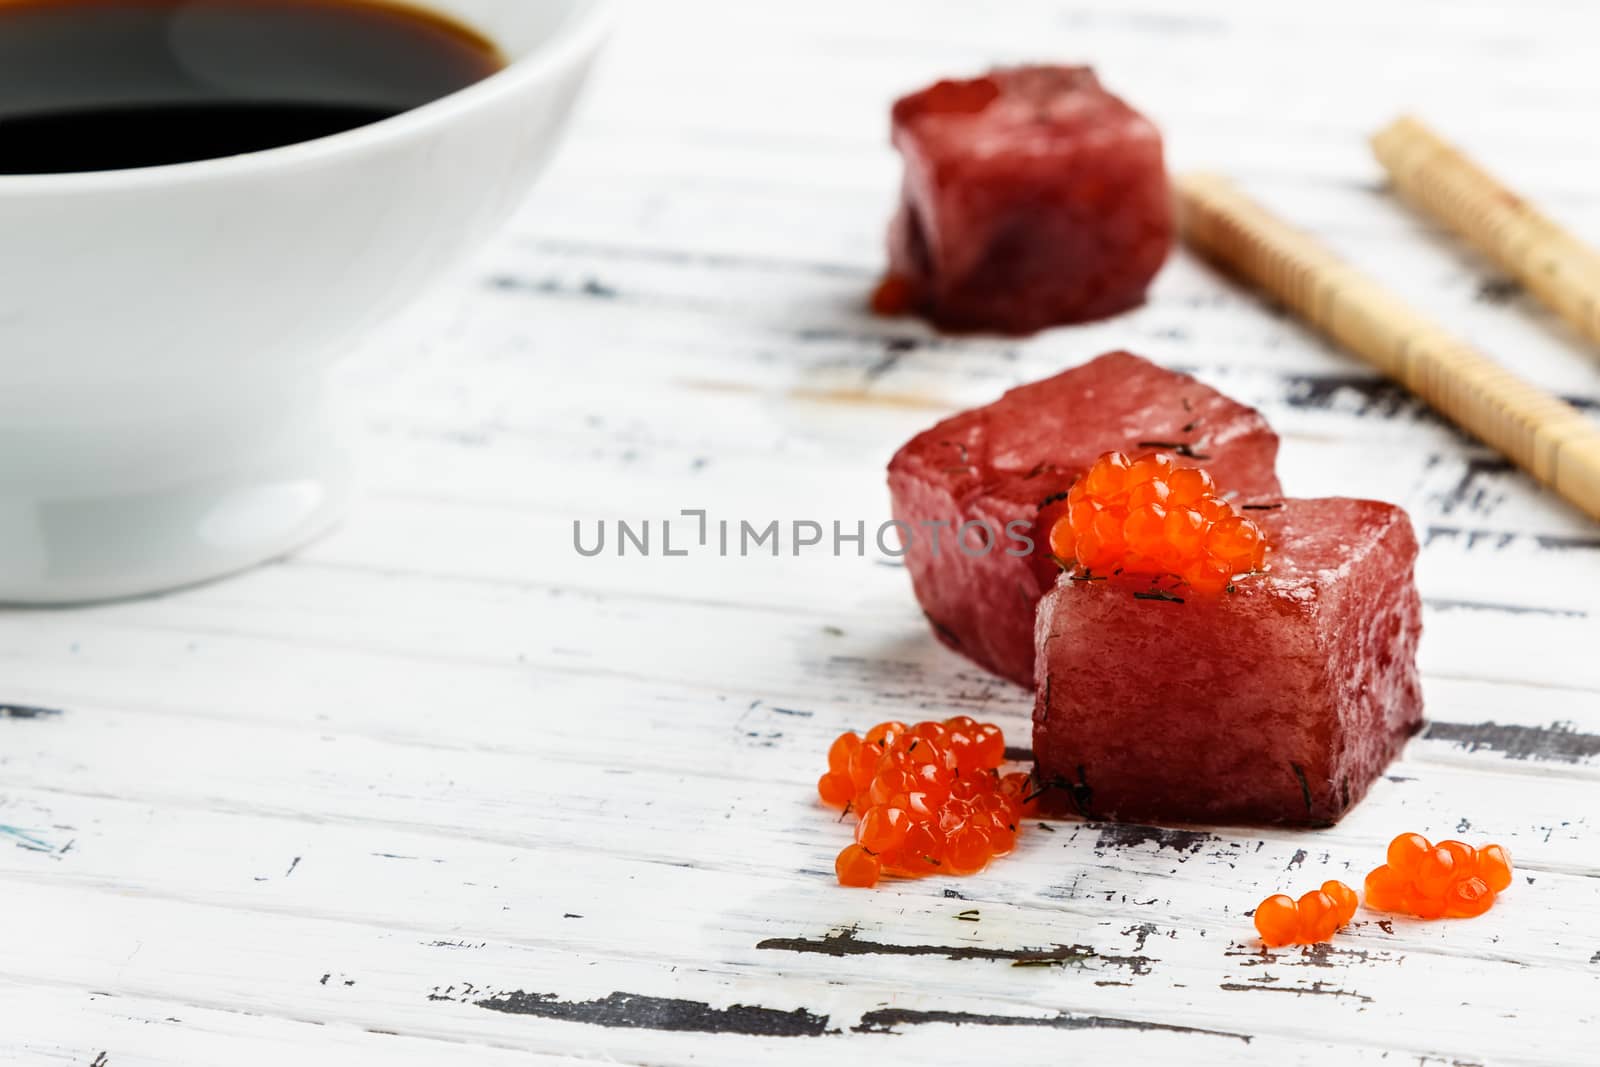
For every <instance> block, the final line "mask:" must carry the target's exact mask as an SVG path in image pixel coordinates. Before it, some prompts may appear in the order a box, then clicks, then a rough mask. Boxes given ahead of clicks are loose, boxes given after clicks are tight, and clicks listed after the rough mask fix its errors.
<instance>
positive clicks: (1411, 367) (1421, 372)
mask: <svg viewBox="0 0 1600 1067" xmlns="http://www.w3.org/2000/svg"><path fill="white" fill-rule="evenodd" d="M1177 187H1178V202H1179V208H1180V211H1179V216H1180V225H1181V227H1182V230H1183V235H1184V238H1185V239H1186V240H1187V241H1188V242H1189V244H1190V245H1192V246H1194V247H1195V248H1196V249H1197V250H1199V251H1200V252H1201V253H1202V254H1204V255H1206V256H1208V257H1209V258H1211V259H1213V260H1215V261H1217V262H1219V263H1221V264H1222V265H1223V266H1225V267H1228V268H1230V269H1232V270H1233V271H1234V272H1235V273H1236V274H1239V275H1242V276H1243V277H1244V278H1246V279H1248V280H1250V281H1252V282H1255V283H1256V284H1257V285H1259V286H1261V287H1262V288H1263V289H1265V290H1267V291H1268V292H1269V293H1271V294H1273V295H1274V296H1276V297H1277V298H1278V299H1280V300H1282V301H1283V302H1284V303H1286V304H1287V305H1289V306H1290V307H1291V308H1293V309H1294V310H1295V311H1297V312H1299V313H1300V314H1301V315H1302V316H1303V317H1305V318H1306V319H1307V320H1308V321H1309V322H1311V323H1312V324H1313V325H1315V326H1316V327H1317V328H1319V329H1321V330H1322V331H1324V332H1325V333H1327V334H1328V335H1329V336H1331V337H1332V338H1333V339H1334V340H1336V341H1338V342H1340V343H1341V344H1343V345H1345V346H1346V347H1348V348H1350V349H1353V350H1354V351H1355V352H1357V353H1358V354H1360V355H1362V356H1364V357H1365V358H1366V359H1367V360H1368V361H1369V362H1371V363H1372V364H1374V365H1375V366H1377V367H1378V369H1379V370H1382V371H1383V372H1385V373H1386V374H1389V375H1390V376H1392V377H1394V378H1397V379H1399V380H1400V381H1401V382H1402V383H1403V384H1404V385H1406V386H1407V387H1408V388H1409V389H1411V390H1412V391H1413V392H1415V393H1417V394H1418V395H1419V396H1421V397H1422V398H1423V399H1424V400H1426V401H1427V402H1428V403H1430V404H1432V405H1433V406H1434V407H1435V408H1437V409H1439V411H1441V412H1442V413H1443V414H1445V415H1446V416H1448V417H1449V418H1450V419H1452V420H1454V421H1455V422H1456V423H1457V424H1458V425H1460V426H1461V427H1463V428H1464V429H1466V430H1468V431H1470V432H1472V433H1473V434H1476V435H1477V436H1478V437H1480V438H1482V439H1483V440H1484V441H1486V442H1487V443H1489V444H1491V445H1493V446H1494V447H1495V448H1498V449H1500V451H1502V452H1504V453H1505V454H1506V455H1507V456H1509V457H1511V459H1513V460H1514V461H1516V462H1517V463H1518V464H1520V465H1521V466H1522V467H1524V468H1525V469H1526V470H1527V471H1528V472H1529V473H1530V474H1532V475H1533V476H1534V477H1535V478H1537V479H1538V480H1539V481H1541V482H1544V483H1545V484H1546V485H1549V486H1551V487H1552V488H1554V489H1555V490H1556V492H1558V493H1560V494H1561V495H1562V496H1564V497H1566V498H1567V499H1568V500H1570V501H1571V502H1572V503H1574V504H1576V505H1577V506H1578V507H1579V508H1582V509H1583V510H1584V511H1585V512H1587V513H1588V514H1589V515H1590V516H1592V517H1594V518H1596V519H1600V428H1597V427H1596V426H1595V425H1593V424H1592V423H1590V422H1589V420H1588V419H1586V418H1585V417H1584V416H1583V414H1582V413H1580V412H1579V411H1578V410H1577V409H1576V408H1574V407H1573V406H1572V405H1571V404H1568V403H1566V402H1565V401H1563V400H1560V399H1558V398H1557V397H1554V396H1551V395H1550V394H1548V393H1546V392H1544V391H1543V390H1541V389H1539V388H1537V387H1536V386H1534V385H1532V384H1530V383H1528V382H1526V381H1524V380H1523V379H1521V378H1519V377H1518V376H1516V375H1515V374H1512V373H1511V372H1510V371H1508V370H1506V369H1505V368H1504V367H1501V366H1499V365H1498V364H1496V363H1495V362H1494V361H1493V360H1491V359H1489V358H1488V357H1487V356H1485V355H1483V354H1482V353H1480V352H1478V351H1477V350H1476V349H1474V348H1472V347H1471V346H1470V345H1468V344H1466V343H1465V342H1463V341H1460V340H1457V339H1456V338H1454V337H1451V336H1450V335H1449V334H1448V333H1446V332H1445V331H1444V330H1443V329H1442V328H1441V327H1439V326H1437V325H1436V324H1434V323H1433V322H1431V321H1429V320H1428V319H1427V318H1425V317H1423V316H1422V315H1420V314H1418V313H1417V312H1415V311H1413V310H1411V308H1409V307H1407V306H1406V305H1405V304H1403V303H1402V302H1400V301H1399V300H1398V299H1396V298H1395V297H1393V296H1391V295H1390V294H1389V293H1388V292H1387V291H1385V290H1384V289H1383V288H1381V287H1380V286H1379V285H1378V284H1377V283H1376V282H1374V281H1372V280H1371V279H1370V278H1368V277H1366V276H1365V275H1363V274H1362V273H1360V272H1359V271H1357V270H1355V269H1354V268H1353V267H1350V266H1349V265H1348V264H1346V263H1344V262H1343V261H1342V260H1340V259H1339V258H1338V257H1337V256H1335V255H1334V254H1333V253H1332V252H1330V251H1328V250H1327V249H1326V248H1324V247H1323V246H1322V245H1321V244H1319V243H1318V242H1317V241H1316V240H1314V239H1313V238H1311V237H1310V236H1309V235H1307V234H1305V233H1303V232H1301V231H1299V230H1296V229H1295V228H1293V227H1291V226H1290V225H1288V224H1287V223H1285V222H1283V221H1282V220H1281V219H1279V218H1277V217H1276V216H1274V215H1272V214H1271V213H1270V212H1268V211H1267V210H1266V209H1265V208H1263V207H1261V206H1260V205H1259V204H1257V203H1255V202H1254V201H1253V200H1251V199H1249V198H1248V197H1246V196H1245V195H1244V194H1243V193H1241V192H1240V191H1239V190H1238V189H1237V188H1235V187H1234V185H1233V184H1232V183H1231V182H1229V181H1228V180H1227V179H1226V178H1221V177H1217V176H1213V175H1204V174H1191V175H1186V176H1184V177H1182V178H1180V179H1178V182H1177Z"/></svg>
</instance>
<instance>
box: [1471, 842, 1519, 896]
mask: <svg viewBox="0 0 1600 1067" xmlns="http://www.w3.org/2000/svg"><path fill="white" fill-rule="evenodd" d="M1478 877H1480V878H1482V879H1483V880H1484V882H1486V883H1487V884H1488V886H1489V888H1490V889H1492V890H1494V891H1495V892H1496V893H1503V892H1505V890H1507V889H1509V888H1510V887H1511V853H1509V852H1507V851H1506V850H1505V849H1503V848H1501V847H1500V846H1499V845H1486V846H1485V847H1483V848H1481V849H1479V850H1478Z"/></svg>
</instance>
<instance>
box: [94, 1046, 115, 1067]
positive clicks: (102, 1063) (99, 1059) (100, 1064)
mask: <svg viewBox="0 0 1600 1067" xmlns="http://www.w3.org/2000/svg"><path fill="white" fill-rule="evenodd" d="M89 1067H111V1058H110V1057H109V1056H108V1055H106V1052H105V1050H104V1049H102V1050H101V1051H100V1055H98V1056H96V1057H95V1058H94V1062H92V1063H90V1064H89Z"/></svg>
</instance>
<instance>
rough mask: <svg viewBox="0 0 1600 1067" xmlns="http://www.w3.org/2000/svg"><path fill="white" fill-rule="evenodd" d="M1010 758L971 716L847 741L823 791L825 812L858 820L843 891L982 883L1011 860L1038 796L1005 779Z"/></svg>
mask: <svg viewBox="0 0 1600 1067" xmlns="http://www.w3.org/2000/svg"><path fill="white" fill-rule="evenodd" d="M1005 758H1006V741H1005V735H1004V733H1002V732H1001V730H1000V727H998V726H995V725H994V724H993V723H980V722H977V721H976V720H974V719H972V718H970V717H968V716H965V715H958V716H955V717H954V718H951V719H946V720H945V721H944V722H919V723H916V724H914V725H911V726H907V725H906V724H905V723H902V722H885V723H879V724H878V725H877V726H874V727H873V728H872V729H870V730H868V731H867V732H866V735H865V736H857V735H856V734H853V733H846V734H842V735H840V737H839V738H838V739H837V740H835V741H834V742H833V745H832V746H831V747H830V748H829V749H828V773H826V774H824V775H823V776H822V778H821V779H820V780H819V781H818V782H817V795H818V796H819V797H821V798H822V801H823V803H825V804H829V805H831V806H833V807H837V808H845V809H846V811H847V812H853V813H856V814H857V815H858V818H857V820H856V824H855V844H853V845H850V846H848V847H847V848H846V849H845V850H844V851H843V852H841V853H839V858H838V860H837V861H836V862H835V864H834V870H835V872H836V873H837V874H838V876H839V884H840V885H849V886H870V885H875V884H877V882H878V879H879V878H880V877H882V875H883V874H885V873H888V874H893V875H896V876H898V877H901V878H917V877H921V876H922V875H925V874H938V873H945V874H974V873H976V872H978V871H981V870H982V869H983V868H984V867H985V866H987V865H988V863H989V861H990V860H992V859H994V858H995V857H997V856H1003V855H1005V854H1007V853H1008V852H1010V851H1011V850H1012V849H1013V848H1014V847H1015V846H1016V841H1017V832H1018V830H1019V829H1020V828H1021V819H1022V816H1023V814H1024V813H1031V812H1032V811H1033V809H1034V806H1035V794H1036V792H1037V790H1035V789H1034V788H1033V785H1032V778H1031V776H1030V775H1027V774H1024V773H1021V772H1012V773H1010V774H1004V775H1002V774H1001V773H1000V771H999V768H1000V766H1001V765H1002V764H1003V763H1004V762H1005Z"/></svg>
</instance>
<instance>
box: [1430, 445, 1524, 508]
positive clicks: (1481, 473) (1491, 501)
mask: <svg viewBox="0 0 1600 1067" xmlns="http://www.w3.org/2000/svg"><path fill="white" fill-rule="evenodd" d="M1516 469H1517V468H1516V466H1515V465H1514V464H1513V463H1512V462H1511V461H1510V460H1508V459H1505V458H1503V457H1501V456H1475V457H1472V458H1470V459H1468V460H1467V462H1466V467H1465V469H1464V470H1462V472H1461V477H1460V478H1458V479H1457V480H1456V484H1455V485H1453V486H1451V487H1450V490H1449V491H1448V492H1446V493H1445V495H1444V497H1443V499H1442V500H1440V502H1439V505H1440V506H1439V509H1440V510H1441V511H1442V512H1444V513H1445V514H1446V515H1450V514H1453V513H1454V512H1456V511H1457V510H1464V511H1470V512H1477V513H1479V514H1485V513H1487V512H1489V511H1491V510H1493V507H1494V505H1495V504H1497V503H1499V498H1498V497H1495V496H1492V495H1491V490H1490V487H1489V486H1487V485H1485V484H1484V482H1485V481H1486V480H1487V479H1489V478H1492V477H1502V476H1504V475H1508V474H1511V473H1513V472H1514V471H1515V470H1516Z"/></svg>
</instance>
